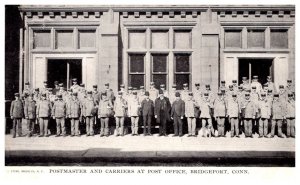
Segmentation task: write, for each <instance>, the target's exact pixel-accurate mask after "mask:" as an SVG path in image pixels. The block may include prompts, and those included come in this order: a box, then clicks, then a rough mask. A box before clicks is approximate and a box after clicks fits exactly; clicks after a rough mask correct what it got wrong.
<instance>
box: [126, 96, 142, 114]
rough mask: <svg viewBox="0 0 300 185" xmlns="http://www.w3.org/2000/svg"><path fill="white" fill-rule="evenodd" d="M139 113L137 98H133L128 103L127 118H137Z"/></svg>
mask: <svg viewBox="0 0 300 185" xmlns="http://www.w3.org/2000/svg"><path fill="white" fill-rule="evenodd" d="M139 111H140V102H139V100H138V98H134V97H133V96H132V97H131V98H130V99H129V101H128V116H129V117H131V116H139Z"/></svg>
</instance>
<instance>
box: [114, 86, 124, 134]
mask: <svg viewBox="0 0 300 185" xmlns="http://www.w3.org/2000/svg"><path fill="white" fill-rule="evenodd" d="M122 95H123V93H122V92H121V91H119V92H118V96H117V98H116V101H115V103H114V112H115V114H114V117H115V118H116V136H124V117H125V110H126V109H127V102H126V100H125V99H124V98H123V97H122Z"/></svg>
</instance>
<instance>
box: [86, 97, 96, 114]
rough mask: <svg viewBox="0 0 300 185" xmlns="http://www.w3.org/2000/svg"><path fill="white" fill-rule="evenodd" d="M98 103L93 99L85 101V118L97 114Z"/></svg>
mask: <svg viewBox="0 0 300 185" xmlns="http://www.w3.org/2000/svg"><path fill="white" fill-rule="evenodd" d="M96 111H97V107H96V102H95V101H94V99H93V98H91V99H89V98H86V100H85V101H84V111H83V112H84V116H95V115H96V114H97V112H96Z"/></svg>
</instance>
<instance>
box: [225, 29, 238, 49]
mask: <svg viewBox="0 0 300 185" xmlns="http://www.w3.org/2000/svg"><path fill="white" fill-rule="evenodd" d="M225 47H226V48H241V47H242V30H235V29H233V30H225Z"/></svg>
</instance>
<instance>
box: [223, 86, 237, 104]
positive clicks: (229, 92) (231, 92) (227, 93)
mask: <svg viewBox="0 0 300 185" xmlns="http://www.w3.org/2000/svg"><path fill="white" fill-rule="evenodd" d="M228 87H229V88H228V91H227V92H226V94H225V100H226V101H228V100H229V99H231V98H232V95H233V94H236V92H235V91H234V89H233V85H231V84H230V85H229V86H228Z"/></svg>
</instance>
